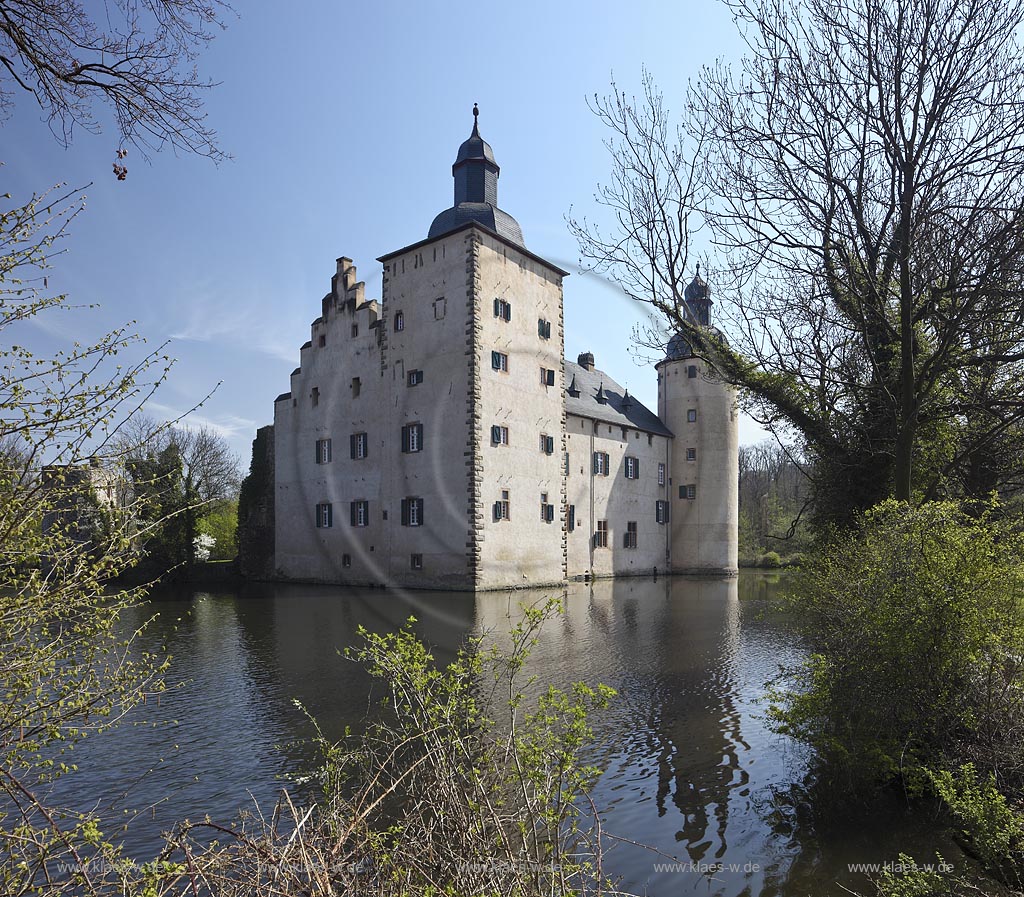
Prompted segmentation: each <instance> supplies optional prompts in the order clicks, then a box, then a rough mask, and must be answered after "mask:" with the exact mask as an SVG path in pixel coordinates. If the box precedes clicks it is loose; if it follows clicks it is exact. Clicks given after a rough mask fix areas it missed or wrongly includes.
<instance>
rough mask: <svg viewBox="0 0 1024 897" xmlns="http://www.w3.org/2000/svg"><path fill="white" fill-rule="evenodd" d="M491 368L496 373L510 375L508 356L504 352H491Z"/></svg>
mask: <svg viewBox="0 0 1024 897" xmlns="http://www.w3.org/2000/svg"><path fill="white" fill-rule="evenodd" d="M491 367H492V368H494V370H496V371H502V372H503V373H508V356H507V355H506V354H505V353H504V352H491Z"/></svg>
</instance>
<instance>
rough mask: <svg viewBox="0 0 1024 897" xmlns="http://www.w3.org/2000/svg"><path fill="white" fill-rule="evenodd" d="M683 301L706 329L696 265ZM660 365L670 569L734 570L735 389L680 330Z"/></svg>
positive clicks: (706, 299)
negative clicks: (667, 449) (668, 435)
mask: <svg viewBox="0 0 1024 897" xmlns="http://www.w3.org/2000/svg"><path fill="white" fill-rule="evenodd" d="M683 298H684V300H685V304H686V312H687V314H688V315H689V318H690V320H691V321H693V322H694V323H696V324H698V325H700V326H702V327H708V326H710V310H711V296H710V290H709V289H708V285H707V284H706V283H705V282H704V281H703V280H702V279H701V276H700V270H699V269H698V271H697V276H696V277H694V279H693V280H692V281H691V283H690V284H689V286H687V288H686V291H685V293H684V294H683ZM656 367H657V370H658V416H659V417H660V418H661V419H662V420H663V421H664V422H665V424H666V425H667V426H668V428H669V429H670V430H671V431H672V432H673V434H674V435H675V438H674V439H673V440H672V448H671V456H670V477H671V480H670V482H671V492H670V494H671V501H670V508H671V510H670V517H669V523H670V526H671V559H672V571H673V572H674V573H698V574H707V575H719V576H721V575H730V576H732V575H735V574H736V573H737V570H738V564H737V560H738V557H737V555H738V537H739V412H738V409H737V402H736V389H735V387H733V386H730V385H729V384H727V383H724V382H722V381H721V380H720V379H718V377H717V376H716V375H715V371H714V368H713V367H712V366H711V365H710V364H709V363H708V362H707V361H706V360H704V359H703V358H698V357H697V356H696V355H694V353H693V350H692V348H691V346H690V344H689V343H688V342H687V341H686V339H685V338H684V337H683V335H682V334H678V333H677V334H676V335H675V336H673V337H672V339H671V340H670V341H669V344H668V350H667V352H666V353H665V358H664V359H663V360H662V361H660V362H658V364H657V365H656Z"/></svg>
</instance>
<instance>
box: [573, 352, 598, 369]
mask: <svg viewBox="0 0 1024 897" xmlns="http://www.w3.org/2000/svg"><path fill="white" fill-rule="evenodd" d="M576 364H578V365H579V366H580V367H581V368H583V370H585V371H592V370H593V369H594V353H593V352H583V353H582V354H581V355H580V356H579V358H577V359H576Z"/></svg>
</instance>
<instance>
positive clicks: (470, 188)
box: [427, 104, 523, 246]
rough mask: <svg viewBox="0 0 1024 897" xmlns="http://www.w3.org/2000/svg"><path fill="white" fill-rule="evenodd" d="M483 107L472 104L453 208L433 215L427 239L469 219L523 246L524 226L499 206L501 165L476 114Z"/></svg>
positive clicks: (455, 174)
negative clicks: (471, 117) (496, 159)
mask: <svg viewBox="0 0 1024 897" xmlns="http://www.w3.org/2000/svg"><path fill="white" fill-rule="evenodd" d="M479 114H480V110H479V109H478V108H477V106H476V104H474V105H473V133H472V134H470V135H469V139H468V140H464V141H463V142H462V145H461V146H460V147H459V152H458V155H457V156H456V157H455V164H454V165H452V177H453V178H454V180H455V198H454V200H453V202H452V207H451V208H450V209H445V210H444V211H443V212H441V214H440V215H438V216H437V217H436V218H434V220H433V222H432V223H431V225H430V230H429V231H428V232H427V239H428V240H429V239H433V238H434V237H440V236H441V235H442V234H447V233H451V232H452V231H454V230H457V229H458V228H459V227H461V226H462V225H463V224H465V223H466V222H467V221H476V222H479V223H480V224H482V225H483V226H484V227H486V228H488V229H489V230H492V231H494V232H495V233H497V234H500V235H501V236H503V237H504V238H505V239H506V240H510V241H511V242H513V243H515V244H517V245H519V246H522V245H523V229H522V228H521V227H520V226H519V222H517V221H516V219H515V218H513V217H512V216H511V215H509V214H508V212H503V211H502V210H501V209H499V208H498V176H499V174H500V172H501V169H500V168H499V167H498V163H497V162H496V161H495V159H494V151H493V150H492V149H491V147H490V144H489V143H487V141H486V140H484V139H483V137H481V136H480V129H479V127H478V122H477V116H479Z"/></svg>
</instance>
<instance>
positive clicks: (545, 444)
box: [540, 433, 555, 455]
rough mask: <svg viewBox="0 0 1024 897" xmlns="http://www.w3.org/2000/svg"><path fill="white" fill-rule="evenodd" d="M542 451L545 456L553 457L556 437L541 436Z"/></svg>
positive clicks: (542, 434)
mask: <svg viewBox="0 0 1024 897" xmlns="http://www.w3.org/2000/svg"><path fill="white" fill-rule="evenodd" d="M540 450H541V451H542V452H543V453H544V454H545V455H553V454H554V453H555V437H554V436H548V435H546V434H544V433H541V434H540Z"/></svg>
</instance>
